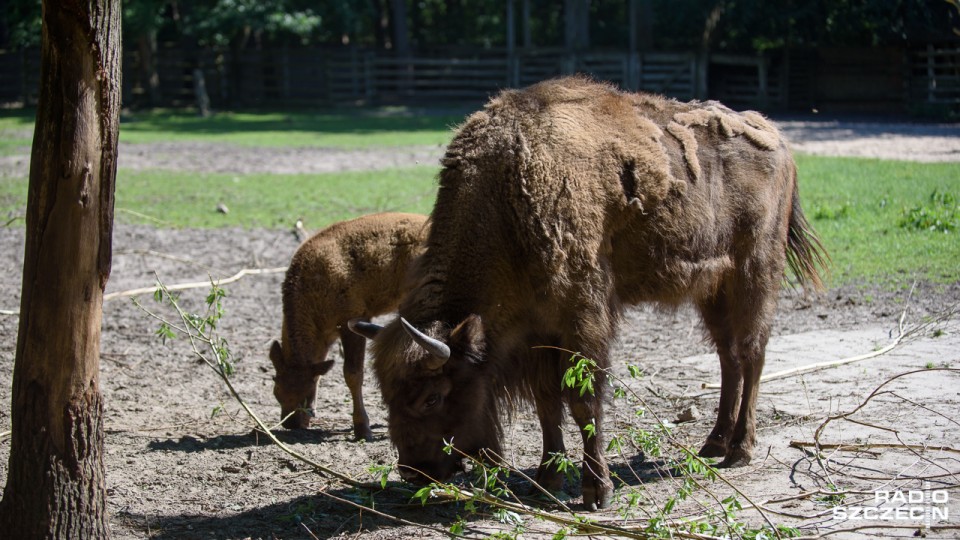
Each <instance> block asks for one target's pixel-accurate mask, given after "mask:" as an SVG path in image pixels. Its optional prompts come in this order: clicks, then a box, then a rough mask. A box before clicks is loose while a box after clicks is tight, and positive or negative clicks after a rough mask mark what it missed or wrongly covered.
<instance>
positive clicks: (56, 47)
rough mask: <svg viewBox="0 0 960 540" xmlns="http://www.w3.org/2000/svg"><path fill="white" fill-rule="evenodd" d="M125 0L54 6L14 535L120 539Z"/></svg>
mask: <svg viewBox="0 0 960 540" xmlns="http://www.w3.org/2000/svg"><path fill="white" fill-rule="evenodd" d="M120 13H121V12H120V0H59V1H55V0H44V1H43V31H42V40H43V41H42V50H41V64H40V67H41V76H40V77H41V78H40V93H39V102H38V107H37V121H36V129H35V131H34V139H33V153H32V156H31V163H30V187H29V192H28V195H27V223H26V227H27V229H26V248H25V258H24V266H23V290H22V296H21V300H20V330H19V333H18V336H17V354H16V361H15V365H14V374H13V404H12V418H11V420H12V435H11V442H10V445H11V446H10V462H9V467H8V471H9V473H8V475H7V485H6V487H5V489H4V492H3V499H2V501H0V531H2V534H3V535H4V537H6V538H104V537H108V536H109V528H108V525H107V515H106V486H105V481H104V465H103V436H104V435H103V416H102V410H103V403H102V399H101V394H100V387H99V377H98V370H99V362H100V357H99V348H100V319H101V307H102V299H103V288H104V286H105V285H106V281H107V278H108V277H109V275H110V261H111V237H112V233H113V192H114V181H115V178H116V155H117V134H118V126H119V111H120Z"/></svg>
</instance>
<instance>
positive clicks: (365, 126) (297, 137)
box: [120, 108, 465, 148]
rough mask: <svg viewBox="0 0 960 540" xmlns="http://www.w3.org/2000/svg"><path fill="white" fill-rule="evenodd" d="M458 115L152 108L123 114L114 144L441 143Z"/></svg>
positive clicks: (448, 136) (363, 145)
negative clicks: (201, 112) (203, 114)
mask: <svg viewBox="0 0 960 540" xmlns="http://www.w3.org/2000/svg"><path fill="white" fill-rule="evenodd" d="M464 116H465V115H464V114H457V113H455V112H450V113H448V114H435V113H420V112H416V111H410V110H407V109H386V108H380V109H360V110H349V111H347V112H337V111H315V112H302V111H298V112H294V111H290V112H218V113H215V114H213V115H212V116H210V117H207V118H201V117H199V116H197V115H196V114H192V113H190V112H187V111H173V110H153V111H146V112H137V113H133V114H129V115H124V116H123V117H122V118H121V122H120V140H121V141H122V142H128V143H150V142H171V141H179V142H186V141H207V142H224V143H232V144H238V145H245V146H285V147H304V146H307V147H317V146H324V147H338V148H366V147H377V146H413V145H445V144H447V143H448V142H450V139H451V137H452V136H453V130H452V129H451V128H452V127H453V126H456V125H457V124H459V123H461V122H463V120H464Z"/></svg>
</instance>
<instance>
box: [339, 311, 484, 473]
mask: <svg viewBox="0 0 960 540" xmlns="http://www.w3.org/2000/svg"><path fill="white" fill-rule="evenodd" d="M350 328H351V329H352V330H353V331H354V332H356V333H358V334H360V335H362V336H365V337H367V338H369V339H371V340H373V351H374V369H375V372H376V375H377V379H378V381H379V383H380V390H381V394H382V395H383V400H384V403H385V404H386V406H387V411H388V424H389V433H390V440H391V441H392V442H393V444H394V445H395V446H396V447H397V452H398V453H399V461H398V466H397V468H398V470H399V473H400V476H401V477H402V478H403V479H404V480H406V481H408V482H414V483H426V482H431V481H438V482H443V481H446V480H448V479H449V478H450V477H451V476H453V475H454V474H455V473H456V472H457V471H459V470H462V468H463V463H462V462H463V454H467V455H471V456H480V454H481V451H482V450H484V449H487V450H491V451H493V452H495V453H499V452H500V423H499V416H498V413H497V402H496V399H495V395H494V393H492V392H491V389H492V386H493V381H492V380H491V378H490V376H489V374H488V373H487V372H486V370H485V367H486V365H485V361H484V357H483V354H484V337H483V325H482V323H481V321H480V317H479V316H476V315H471V316H469V317H467V318H466V319H465V320H464V321H463V322H461V323H460V324H459V325H457V326H456V327H454V328H452V329H451V328H450V326H449V325H445V324H443V323H440V322H434V323H432V324H430V325H426V326H425V327H424V329H423V330H419V329H417V328H416V327H414V326H413V325H411V324H410V323H409V322H407V321H406V320H405V319H403V318H399V319H398V320H395V321H393V322H392V323H391V324H389V325H388V326H386V327H380V326H378V325H375V324H371V323H363V322H361V321H352V322H351V324H350ZM447 443H452V444H453V447H454V449H453V451H451V452H446V451H444V447H445V446H447Z"/></svg>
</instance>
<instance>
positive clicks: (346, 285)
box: [270, 213, 427, 439]
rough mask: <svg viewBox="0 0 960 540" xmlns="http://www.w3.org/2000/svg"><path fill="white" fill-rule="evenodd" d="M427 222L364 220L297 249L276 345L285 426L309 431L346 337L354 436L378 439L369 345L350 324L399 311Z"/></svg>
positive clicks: (417, 218)
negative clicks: (366, 388)
mask: <svg viewBox="0 0 960 540" xmlns="http://www.w3.org/2000/svg"><path fill="white" fill-rule="evenodd" d="M426 220H427V217H426V216H421V215H417V214H390V213H384V214H374V215H371V216H364V217H360V218H357V219H354V220H351V221H344V222H342V223H337V224H335V225H331V226H330V227H327V228H326V229H324V230H322V231H320V232H318V233H317V234H316V235H314V236H313V237H311V238H310V239H308V240H307V241H306V242H304V243H303V244H302V245H301V246H300V247H299V248H298V249H297V252H296V253H295V254H294V256H293V259H292V260H291V261H290V267H289V268H288V269H287V275H286V278H285V279H284V281H283V328H282V334H281V339H280V342H277V341H274V342H273V344H272V345H271V347H270V360H271V361H272V362H273V366H274V368H275V369H276V372H277V374H276V376H275V377H274V387H273V393H274V395H275V396H276V398H277V401H279V402H280V412H281V418H284V419H285V420H284V422H283V426H284V427H286V428H288V429H297V428H306V427H307V426H308V425H309V423H310V411H312V410H313V403H314V400H315V399H316V395H317V380H318V379H319V378H320V376H321V375H323V374H325V373H326V372H327V371H329V370H330V368H331V367H333V360H326V361H324V359H325V358H326V356H327V351H328V350H329V349H330V345H332V344H333V342H334V341H335V340H336V339H337V336H339V337H340V342H341V344H342V345H343V360H344V362H343V377H344V379H346V382H347V387H349V388H350V394H351V395H352V396H353V431H354V435H355V436H356V438H357V439H370V438H371V436H372V433H371V432H370V420H369V418H368V417H367V411H366V409H365V408H364V406H363V361H364V353H365V349H366V348H365V343H364V340H363V338H362V337H360V336H358V335H356V334H354V333H352V332H350V331H349V330H348V329H347V326H346V322H347V321H348V320H350V319H353V318H361V319H365V320H369V318H370V317H374V316H376V315H380V314H383V313H387V312H389V311H393V310H394V309H396V308H397V304H398V303H399V302H400V297H401V288H400V285H401V283H402V281H403V276H404V274H406V272H407V269H408V267H409V265H410V262H411V261H412V260H413V258H414V257H416V256H417V255H419V254H420V252H421V251H422V247H423V241H424V239H425V237H426V225H425V224H426Z"/></svg>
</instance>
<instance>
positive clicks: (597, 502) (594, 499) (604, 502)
mask: <svg viewBox="0 0 960 540" xmlns="http://www.w3.org/2000/svg"><path fill="white" fill-rule="evenodd" d="M591 483H592V484H593V485H587V483H586V482H584V485H583V506H584V507H585V508H586V509H587V511H588V512H595V511H597V510H603V509H604V508H608V507H609V506H610V504H611V503H612V502H613V485H612V484H611V483H610V481H609V480H600V479H597V480H596V481H594V482H591Z"/></svg>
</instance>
